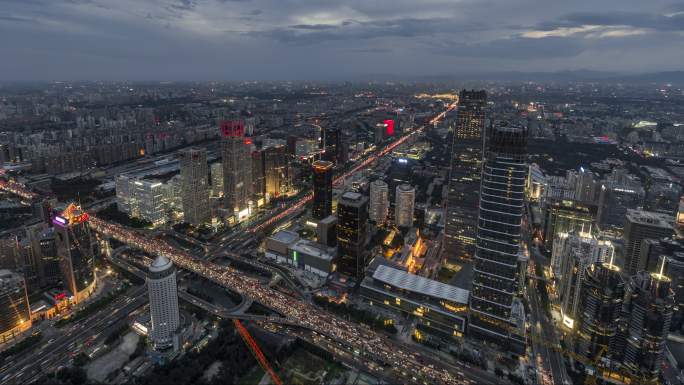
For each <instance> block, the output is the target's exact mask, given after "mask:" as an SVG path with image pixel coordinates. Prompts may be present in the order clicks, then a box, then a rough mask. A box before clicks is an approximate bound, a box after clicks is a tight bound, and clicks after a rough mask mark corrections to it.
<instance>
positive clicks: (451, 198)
mask: <svg viewBox="0 0 684 385" xmlns="http://www.w3.org/2000/svg"><path fill="white" fill-rule="evenodd" d="M486 104H487V93H486V92H485V91H467V90H463V91H461V93H460V95H459V104H458V110H457V116H456V126H455V128H454V137H453V144H452V148H451V171H450V173H449V192H448V195H447V207H446V210H447V213H446V228H445V242H446V252H447V258H448V259H451V260H454V259H455V258H472V256H473V254H474V252H475V238H476V235H477V212H478V209H477V208H478V203H479V197H478V192H479V185H480V172H481V166H482V150H483V132H484V122H485V107H486Z"/></svg>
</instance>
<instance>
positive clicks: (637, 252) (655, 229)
mask: <svg viewBox="0 0 684 385" xmlns="http://www.w3.org/2000/svg"><path fill="white" fill-rule="evenodd" d="M674 220H675V218H674V216H672V215H668V214H662V213H656V212H652V211H643V210H627V216H626V217H625V226H624V232H623V235H622V237H623V239H624V244H625V272H626V273H627V274H629V275H630V276H631V275H634V274H636V273H637V272H639V271H642V270H646V269H647V268H648V266H649V261H648V260H646V258H644V257H647V255H644V254H643V253H642V252H641V247H642V244H643V241H644V240H645V239H648V238H652V239H661V238H667V237H670V236H672V234H674Z"/></svg>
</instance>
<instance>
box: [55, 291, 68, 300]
mask: <svg viewBox="0 0 684 385" xmlns="http://www.w3.org/2000/svg"><path fill="white" fill-rule="evenodd" d="M52 298H54V299H55V301H61V300H63V299H64V298H66V293H64V292H61V293H58V294H55V296H54V297H52Z"/></svg>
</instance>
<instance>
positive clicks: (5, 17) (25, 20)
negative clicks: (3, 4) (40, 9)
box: [0, 15, 36, 23]
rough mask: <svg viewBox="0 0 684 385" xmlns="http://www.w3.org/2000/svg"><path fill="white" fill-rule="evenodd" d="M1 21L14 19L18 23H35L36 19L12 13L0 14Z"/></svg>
mask: <svg viewBox="0 0 684 385" xmlns="http://www.w3.org/2000/svg"><path fill="white" fill-rule="evenodd" d="M0 21H12V22H17V23H35V22H36V21H35V20H33V19H30V18H27V17H19V16H12V15H0Z"/></svg>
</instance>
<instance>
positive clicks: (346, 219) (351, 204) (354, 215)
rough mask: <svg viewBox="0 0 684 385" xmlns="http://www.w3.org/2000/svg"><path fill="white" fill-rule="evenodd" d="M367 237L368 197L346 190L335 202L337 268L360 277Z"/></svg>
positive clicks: (361, 275) (344, 272)
mask: <svg viewBox="0 0 684 385" xmlns="http://www.w3.org/2000/svg"><path fill="white" fill-rule="evenodd" d="M367 237H368V198H366V197H364V196H363V195H361V194H359V193H355V192H346V193H344V194H342V197H341V198H340V200H339V201H338V202H337V244H338V246H339V253H338V262H337V270H338V271H339V272H340V273H342V274H346V275H348V276H351V277H355V278H357V279H360V278H362V277H363V271H364V269H365V267H366V260H365V255H366V253H365V246H366V239H367Z"/></svg>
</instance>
